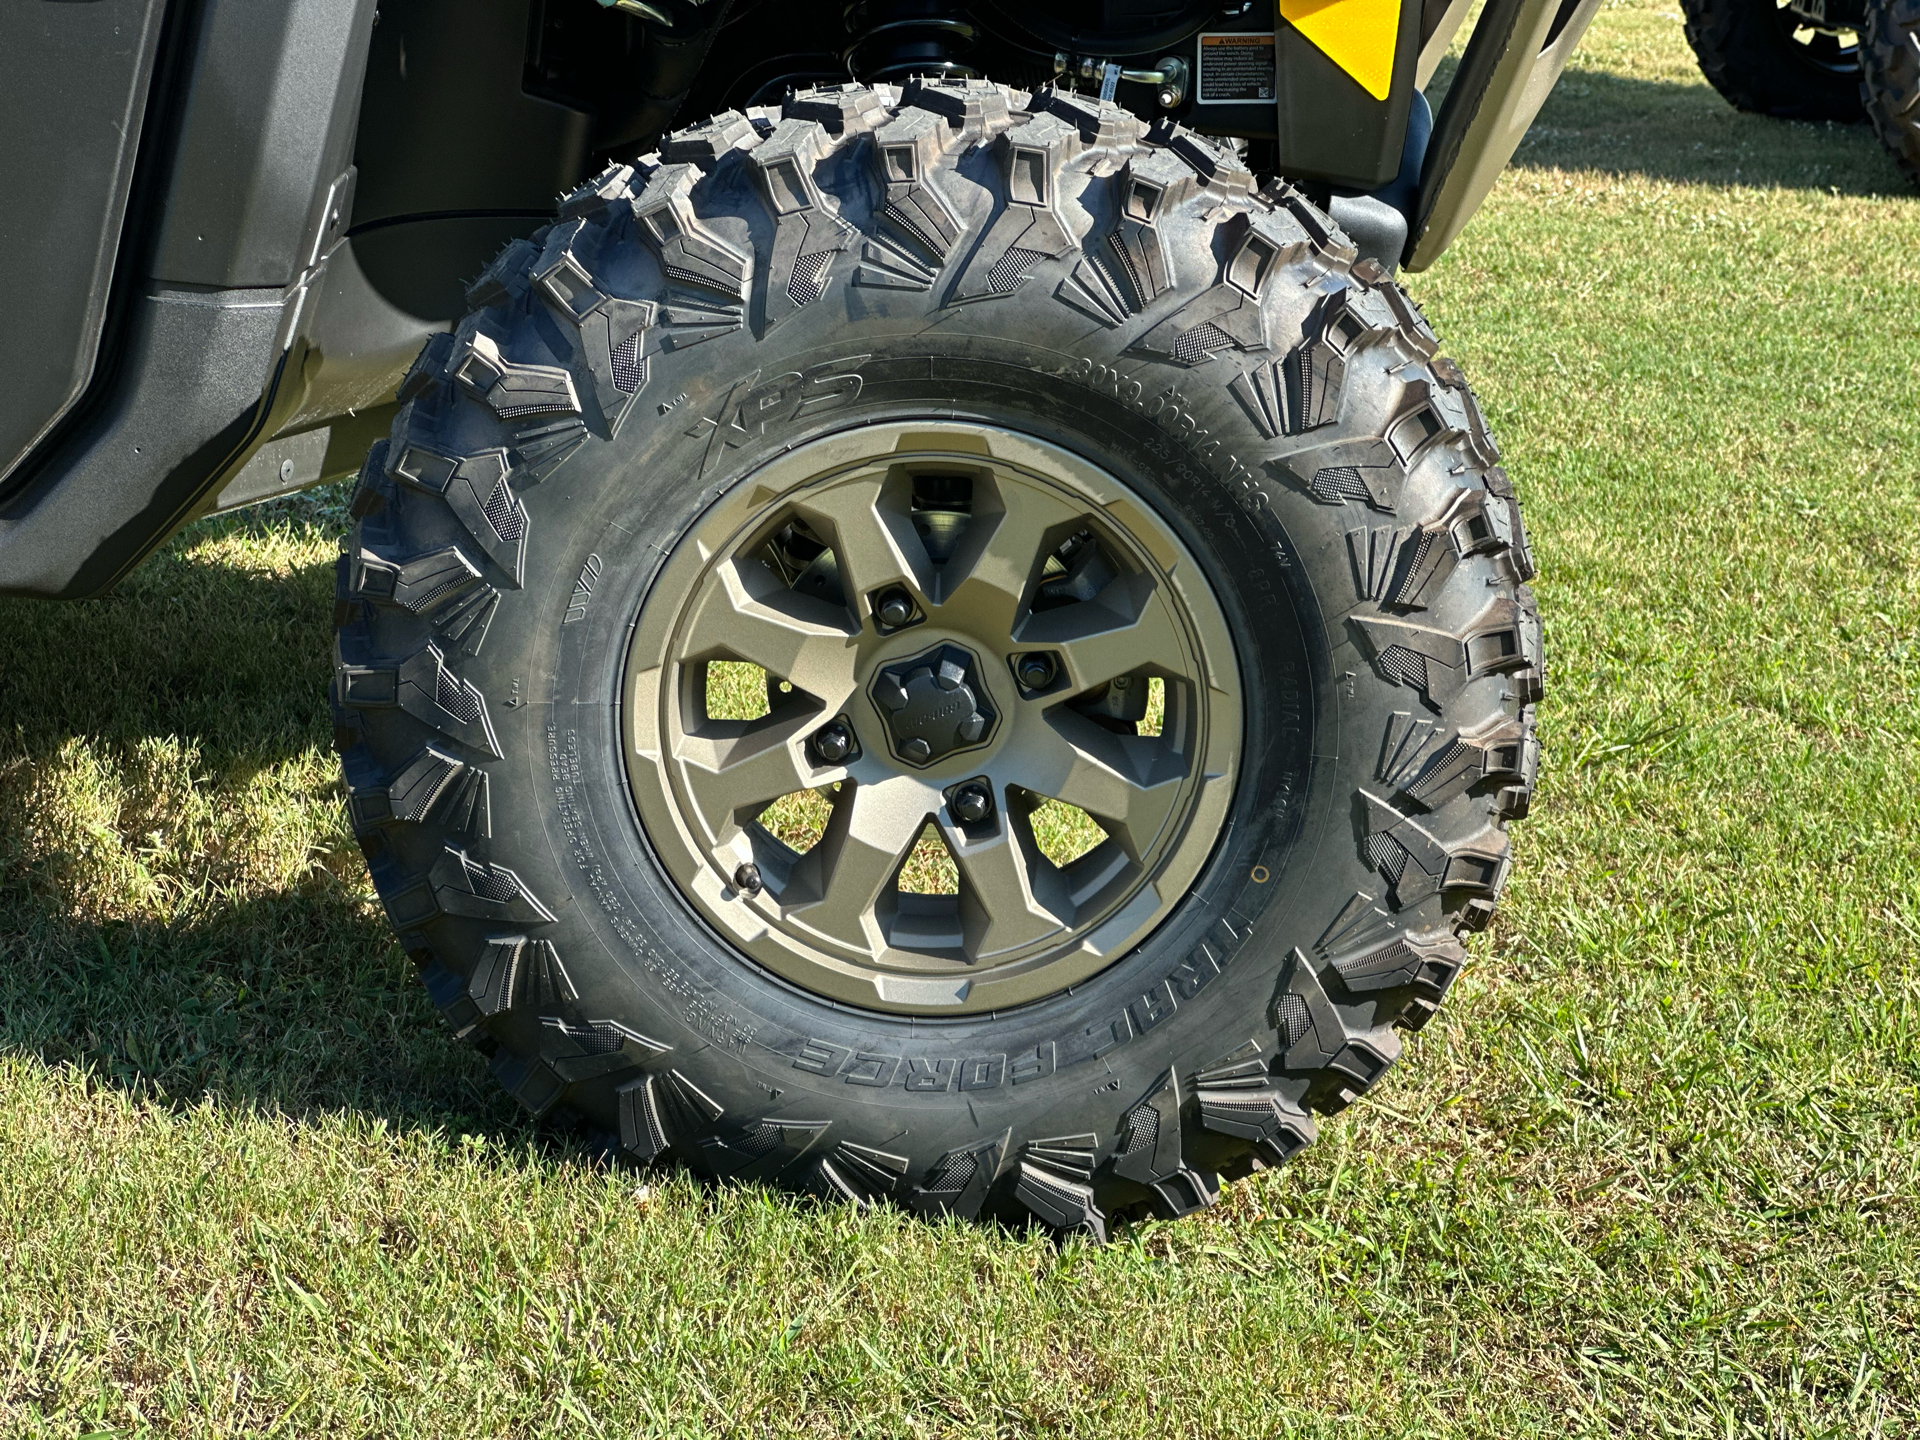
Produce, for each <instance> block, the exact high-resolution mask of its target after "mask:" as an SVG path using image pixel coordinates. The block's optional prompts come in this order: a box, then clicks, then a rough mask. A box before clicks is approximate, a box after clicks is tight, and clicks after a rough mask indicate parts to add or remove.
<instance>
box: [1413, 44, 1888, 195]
mask: <svg viewBox="0 0 1920 1440" xmlns="http://www.w3.org/2000/svg"><path fill="white" fill-rule="evenodd" d="M1576 60H1577V57H1576ZM1448 79H1449V73H1448V72H1447V71H1445V70H1444V69H1443V71H1442V72H1440V73H1437V74H1436V75H1435V77H1434V83H1433V85H1432V86H1431V87H1430V90H1431V93H1432V94H1434V95H1436V96H1437V95H1439V94H1440V93H1441V91H1442V88H1443V87H1444V85H1445V84H1446V83H1447V82H1448ZM1514 164H1515V165H1517V166H1521V167H1524V168H1529V169H1549V168H1558V169H1565V170H1597V171H1601V172H1603V173H1611V174H1616V175H1622V176H1641V177H1645V178H1647V179H1651V180H1665V181H1671V182H1673V183H1675V184H1682V185H1722V186H1734V185H1739V186H1747V187H1751V188H1755V189H1763V190H1764V189H1788V190H1817V191H1822V192H1831V193H1838V194H1841V195H1910V194H1912V193H1913V192H1912V187H1910V186H1908V185H1907V184H1906V183H1905V181H1904V180H1903V179H1902V178H1901V176H1900V174H1899V172H1898V171H1897V170H1895V169H1894V167H1893V162H1892V161H1891V160H1889V159H1888V158H1887V157H1886V155H1885V153H1884V152H1883V151H1882V150H1881V148H1880V146H1879V144H1878V143H1877V142H1876V141H1875V140H1874V137H1873V133H1872V131H1870V130H1869V129H1868V128H1867V127H1866V126H1865V125H1864V124H1862V125H1838V124H1831V123H1810V122H1807V121H1797V120H1774V119H1769V118H1768V117H1766V116H1761V115H1747V114H1743V113H1742V112H1740V111H1738V110H1735V109H1734V108H1733V107H1732V106H1730V105H1728V104H1727V102H1726V101H1725V100H1723V99H1721V98H1720V96H1719V95H1718V94H1716V93H1715V92H1714V91H1713V90H1712V89H1711V88H1710V87H1709V86H1708V85H1707V83H1706V82H1705V81H1704V80H1701V81H1698V82H1695V83H1690V84H1689V83H1679V82H1673V81H1663V80H1637V79H1631V78H1629V77H1626V76H1621V75H1614V74H1610V73H1608V72H1606V71H1603V70H1588V69H1579V68H1573V69H1569V70H1568V71H1567V72H1566V73H1565V74H1564V75H1563V76H1562V77H1561V80H1560V83H1559V85H1557V86H1556V87H1555V88H1554V91H1553V94H1552V95H1551V96H1550V97H1549V98H1548V100H1547V103H1546V105H1545V106H1544V107H1543V108H1542V109H1541V112H1540V116H1539V118H1538V119H1537V120H1536V121H1535V122H1534V125H1533V128H1532V129H1531V130H1530V131H1528V133H1527V137H1526V139H1525V140H1523V141H1522V142H1521V145H1520V148H1519V150H1518V152H1516V154H1515V156H1514Z"/></svg>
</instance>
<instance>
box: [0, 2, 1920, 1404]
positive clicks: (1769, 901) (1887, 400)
mask: <svg viewBox="0 0 1920 1440" xmlns="http://www.w3.org/2000/svg"><path fill="white" fill-rule="evenodd" d="M1412 288H1413V290H1414V293H1415V294H1416V296H1417V298H1419V299H1420V301H1421V302H1422V303H1423V304H1424V305H1425V306H1426V308H1427V310H1428V313H1429V315H1430V316H1431V317H1432V319H1433V320H1434V323H1435V325H1436V327H1437V328H1438V329H1439V331H1440V333H1441V334H1442V335H1443V336H1445V337H1446V338H1447V346H1448V349H1449V350H1450V352H1451V353H1453V354H1454V355H1456V356H1457V357H1458V358H1459V359H1460V360H1461V361H1462V362H1463V364H1464V365H1465V366H1466V368H1467V370H1468V373H1469V374H1470V375H1472V376H1473V377H1474V378H1475V379H1476V380H1477V381H1478V384H1479V387H1480V391H1481V394H1482V397H1483V399H1484V401H1485V404H1486V408H1487V410H1488V411H1489V413H1490V415H1491V416H1492V418H1493V421H1494V423H1495V425H1496V426H1497V427H1498V429H1499V431H1500V433H1501V435H1502V437H1503V439H1504V441H1505V446H1506V458H1507V462H1508V464H1509V466H1510V468H1511V469H1512V470H1513V472H1514V473H1515V475H1516V477H1517V479H1518V480H1519V481H1520V483H1521V484H1522V486H1523V487H1524V488H1523V491H1522V493H1523V495H1524V497H1525V499H1526V501H1527V504H1528V518H1529V521H1530V524H1531V528H1532V532H1533V536H1534V540H1535V548H1536V551H1537V553H1538V556H1539V560H1540V565H1541V572H1542V573H1541V578H1540V581H1539V582H1538V589H1539V594H1540V604H1541V611H1542V614H1543V616H1544V617H1545V619H1546V624H1547V635H1548V644H1549V647H1550V650H1551V658H1552V663H1553V670H1552V675H1551V684H1550V689H1549V695H1548V701H1547V704H1546V706H1545V707H1544V709H1543V710H1542V712H1541V725H1542V731H1543V735H1544V738H1545V741H1546V745H1547V758H1546V762H1545V764H1544V767H1543V772H1542V779H1541V786H1540V793H1539V796H1538V799H1537V801H1536V805H1535V814H1534V818H1533V819H1532V820H1531V821H1529V822H1528V823H1527V824H1526V825H1525V826H1523V827H1521V829H1520V830H1519V831H1517V832H1516V837H1515V852H1516V865H1515V872H1514V880H1513V883H1512V886H1511V888H1510V889H1509V890H1508V892H1507V899H1506V902H1505V904H1504V906H1503V908H1502V910H1501V914H1500V918H1499V920H1498V921H1497V922H1496V924H1495V925H1494V926H1493V928H1492V929H1491V931H1490V932H1489V933H1488V934H1486V935H1485V936H1483V937H1482V938H1481V939H1480V940H1479V941H1478V942H1476V947H1475V948H1476V959H1475V963H1474V964H1473V965H1472V966H1471V967H1470V969H1469V970H1468V971H1467V973H1466V974H1465V975H1464V976H1463V977H1462V979H1461V981H1460V983H1459V985H1458V986H1456V988H1455V990H1454V995H1453V999H1452V1000H1451V1002H1450V1003H1449V1005H1448V1007H1447V1009H1446V1010H1445V1011H1444V1012H1443V1014H1442V1015H1441V1017H1440V1018H1439V1019H1437V1020H1436V1021H1435V1022H1434V1023H1433V1024H1432V1025H1430V1026H1429V1027H1428V1028H1427V1029H1426V1030H1425V1031H1424V1032H1423V1033H1422V1034H1421V1035H1420V1036H1419V1037H1418V1038H1417V1039H1415V1040H1413V1041H1412V1042H1411V1043H1410V1044H1409V1046H1408V1053H1407V1057H1406V1059H1405V1061H1404V1062H1403V1063H1402V1064H1401V1065H1400V1066H1399V1067H1398V1069H1397V1070H1396V1072H1395V1073H1394V1074H1393V1075H1392V1076H1391V1077H1390V1078H1389V1081H1388V1082H1387V1083H1386V1084H1385V1085H1384V1086H1383V1087H1382V1088H1381V1089H1380V1090H1379V1091H1378V1092H1376V1095H1375V1097H1373V1098H1369V1099H1368V1100H1367V1101H1365V1102H1364V1103H1362V1104H1360V1105H1358V1106H1356V1107H1355V1108H1354V1109H1353V1110H1352V1111H1350V1112H1348V1113H1347V1114H1346V1115H1344V1116H1341V1117H1339V1118H1337V1119H1335V1120H1332V1121H1330V1122H1328V1123H1326V1124H1325V1125H1323V1127H1322V1136H1323V1138H1322V1140H1321V1142H1320V1143H1319V1145H1317V1146H1316V1147H1315V1148H1314V1149H1313V1150H1312V1151H1310V1152H1309V1154H1308V1155H1307V1156H1306V1157H1304V1158H1303V1159H1302V1160H1300V1161H1299V1162H1297V1163H1295V1164H1294V1165H1293V1166H1291V1167H1290V1168H1288V1169H1286V1170H1284V1171H1281V1172H1278V1173H1269V1174H1265V1175H1261V1176H1259V1177H1256V1178H1255V1179H1253V1180H1251V1181H1248V1182H1246V1183H1243V1184H1240V1185H1237V1186H1234V1187H1232V1188H1231V1189H1230V1191H1229V1192H1228V1194H1227V1196H1226V1197H1225V1198H1224V1199H1223V1201H1222V1203H1221V1204H1219V1205H1218V1206H1216V1207H1214V1209H1213V1210H1211V1211H1210V1212H1208V1213H1206V1214H1205V1215H1203V1216H1201V1217H1199V1218H1198V1219H1195V1220H1192V1221H1189V1222H1185V1223H1182V1224H1175V1225H1158V1224H1153V1225H1147V1226H1144V1227H1141V1228H1138V1229H1134V1230H1132V1231H1130V1232H1127V1233H1124V1234H1122V1235H1121V1236H1120V1237H1119V1238H1118V1239H1117V1240H1116V1242H1115V1243H1113V1244H1111V1245H1109V1246H1107V1247H1105V1248H1103V1249H1096V1248H1091V1247H1088V1246H1085V1245H1082V1244H1080V1243H1078V1242H1075V1243H1070V1244H1068V1245H1067V1246H1065V1247H1064V1248H1059V1247H1056V1246H1055V1245H1054V1244H1053V1243H1051V1242H1050V1241H1048V1240H1046V1239H1044V1238H1039V1237H1026V1236H1016V1235H1009V1234H1004V1233H994V1232H986V1231H975V1230H969V1229H964V1228H959V1227H944V1228H935V1227H929V1226H926V1225H923V1224H920V1223H917V1222H914V1221H910V1220H908V1219H906V1218H904V1217H903V1216H901V1215H897V1214H893V1213H889V1212H880V1213H859V1212H856V1211H853V1210H850V1209H844V1208H824V1207H819V1206H815V1205H812V1204H807V1203H802V1202H796V1201H790V1200H787V1199H784V1198H781V1197H779V1196H777V1195H774V1194H771V1193H768V1192H766V1191H763V1190H759V1189H735V1190H728V1191H721V1192H709V1191H705V1190H702V1189H701V1188H700V1187H698V1186H696V1185H695V1184H693V1183H691V1182H690V1181H688V1180H687V1179H685V1178H683V1177H679V1176H676V1175H672V1174H654V1175H647V1176H640V1175H637V1174H634V1173H623V1172H617V1171H616V1172H609V1171H607V1170H605V1169H601V1168H597V1167H596V1166H595V1165H594V1164H592V1163H590V1162H589V1160H588V1158H587V1157H586V1155H585V1154H584V1153H582V1152H581V1151H580V1150H579V1149H577V1148H576V1147H575V1146H574V1144H573V1143H572V1142H571V1141H569V1140H568V1139H567V1138H566V1137H565V1136H554V1135H550V1134H546V1133H543V1132H541V1131H538V1130H537V1129H535V1128H534V1127H532V1126H531V1125H529V1124H528V1123H527V1122H526V1121H525V1120H524V1119H523V1118H522V1116H521V1114H520V1113H519V1112H518V1110H517V1108H516V1107H515V1106H514V1105H513V1103H512V1102H511V1101H509V1100H507V1099H506V1098H504V1097H503V1096H502V1095H500V1094H498V1093H496V1090H495V1086H494V1083H493V1081H492V1078H491V1076H490V1075H489V1074H488V1072H487V1069H486V1066H485V1064H484V1062H483V1061H482V1060H481V1059H480V1057H479V1056H478V1055H476V1054H474V1053H473V1052H471V1051H468V1050H465V1049H463V1048H461V1047H459V1046H457V1045H456V1044H454V1043H453V1041H452V1040H450V1039H449V1038H448V1037H447V1035H446V1034H445V1032H444V1030H443V1028H442V1027H441V1025H440V1023H439V1021H438V1020H437V1018H436V1017H435V1015H434V1013H433V1011H432V1009H431V1007H430V1006H429V1005H428V1003H427V1001H426V999H425V996H424V995H423V993H422V992H421V990H420V988H419V987H418V985H417V984H416V983H415V981H414V979H413V976H412V967H411V966H410V965H409V963H408V962H407V961H406V960H405V959H404V958H403V957H402V956H401V955H400V954H399V952H398V951H397V950H396V949H395V948H394V947H393V946H392V945H391V943H390V942H389V940H388V938H387V934H386V930H385V925H384V922H383V920H382V918H381V916H380V915H379V913H378V911H377V909H376V907H375V906H374V904H373V903H372V900H371V892H370V890H369V888H368V885H367V881H366V877H365V874H364V871H363V869H362V867H361V862H360V859H359V855H358V852H357V850H356V849H355V848H354V846H353V844H352V841H351V838H350V836H349V834H348V832H347V829H346V826H345V823H344V819H343V816H342V813H341V806H340V787H339V778H338V769H337V766H336V763H335V761H334V758H333V756H332V754H331V753H330V751H329V749H328V733H327V721H326V716H325V712H324V705H323V692H324V690H325V686H326V681H327V674H328V645H329V624H330V620H329V613H328V612H329V601H330V596H331V590H332V579H331V570H332V560H331V556H332V550H333V546H334V542H335V538H336V536H337V535H338V533H339V532H340V530H341V529H342V527H343V514H342V510H341V504H342V500H343V498H344V497H343V495H342V494H341V493H340V492H338V491H334V492H326V493H321V494H318V495H311V496H307V497H302V498H299V499H296V500H293V501H289V502H283V503H280V504H277V505H273V506H269V507H265V508H263V509H260V510H257V511H254V512H251V513H248V514H244V515H242V516H239V517H235V518H230V519H226V520H221V521H214V522H208V523H205V524H202V525H199V526H196V527H195V528H193V529H192V530H190V531H188V532H187V533H185V534H183V535H182V536H180V537H179V538H178V539H177V540H176V541H175V542H174V543H172V544H171V545H170V546H168V547H167V549H166V550H165V551H164V552H163V553H161V554H160V555H157V556H156V557H155V558H153V559H152V560H150V561H148V562H147V563H146V564H145V565H144V566H143V567H141V569H140V570H139V571H138V572H137V573H135V574H134V575H133V576H132V577H131V578H130V579H129V580H128V581H127V582H126V583H125V584H123V585H122V586H121V587H120V589H119V590H118V591H117V592H116V593H115V594H114V595H113V596H112V597H110V598H109V599H107V600H104V601H102V602H99V603H95V604H88V605H83V606H73V607H65V608H47V607H41V606H35V605H29V604H22V603H7V604H0V957H3V963H0V1433H4V1434H5V1435H8V1436H12V1435H23V1436H24V1435H43V1434H44V1435H50V1436H51V1435H59V1436H74V1435H79V1434H87V1433H94V1432H108V1433H115V1434H146V1433H159V1434H243V1433H245V1434H252V1433H257V1432H260V1431H264V1430H266V1429H268V1428H270V1427H274V1428H276V1430H277V1433H281V1434H313V1435H329V1436H332V1435H341V1436H359V1435H389V1434H406V1435H420V1436H431V1437H439V1436H453V1435H469V1434H471V1435H483V1434H484V1435H508V1434H511V1435H522V1434H527V1435H531V1434H553V1435H564V1436H570V1437H571V1436H590V1435H606V1436H621V1437H624V1436H632V1435H641V1434H659V1435H689V1436H695V1435H725V1434H742V1433H746V1434H805V1435H817V1436H822V1437H842V1436H883V1437H895V1436H909V1435H969V1436H971V1435H981V1436H989V1435H1010V1436H1023V1435H1028V1434H1045V1435H1072V1436H1085V1437H1099V1440H1107V1437H1122V1436H1152V1437H1160V1436H1189V1435H1191V1436H1221V1437H1242V1436H1268V1435H1288V1436H1292V1435H1299V1436H1322V1435H1324V1436H1328V1437H1341V1440H1346V1437H1352V1436H1365V1435H1383V1434H1396V1435H1398V1434H1408V1435H1423V1436H1460V1437H1470V1436H1472V1437H1477V1436H1489V1437H1508V1436H1523V1435H1536V1434H1545V1435H1551V1436H1555V1437H1560V1436H1565V1435H1628V1436H1670V1435H1671V1436H1699V1437H1702V1440H1706V1437H1727V1436H1756V1437H1759V1436H1765V1437H1775V1436H1781V1437H1784V1436H1800V1435H1832V1436H1845V1437H1853V1436H1873V1435H1879V1436H1896V1435H1903V1434H1914V1433H1916V1431H1917V1430H1920V1422H1917V1417H1920V1380H1916V1374H1915V1372H1916V1366H1920V1334H1916V1326H1917V1325H1920V1216H1916V1213H1915V1197H1916V1193H1917V1192H1920V1184H1917V1183H1916V1182H1917V1181H1920V1174H1917V1173H1916V1172H1920V1158H1917V1157H1920V1107H1917V1106H1916V1086H1917V1084H1920V965H1917V964H1916V958H1915V957H1916V950H1917V949H1920V904H1916V891H1917V889H1920V885H1917V882H1920V863H1917V862H1916V853H1917V852H1920V435H1917V434H1916V429H1917V428H1920V199H1917V198H1916V197H1914V196H1913V195H1911V194H1910V193H1906V192H1904V191H1903V190H1902V189H1901V188H1900V185H1899V182H1898V179H1897V177H1896V174H1895V172H1894V169H1893V167H1892V165H1891V164H1890V163H1888V162H1887V161H1886V160H1885V159H1884V158H1883V157H1882V156H1881V154H1880V153H1879V151H1878V150H1877V149H1876V147H1875V145H1874V142H1873V141H1872V139H1871V137H1870V136H1869V135H1868V133H1867V132H1866V131H1865V130H1864V129H1859V128H1853V129H1849V128H1843V127H1819V126H1809V125H1789V124H1784V123H1780V122H1772V121H1766V120H1760V119H1755V118H1751V117H1746V116H1740V115H1736V114H1734V113H1733V112H1732V111H1730V110H1729V109H1727V108H1726V106H1725V105H1724V104H1723V103H1722V102H1721V101H1720V100H1719V99H1718V98H1717V97H1716V96H1715V95H1714V94H1713V93H1712V92H1711V91H1710V90H1708V89H1707V88H1706V87H1705V85H1704V84H1703V83H1702V82H1701V80H1700V79H1699V77H1698V74H1697V72H1696V71H1695V70H1694V68H1693V65H1692V61H1691V57H1690V55H1689V54H1688V52H1687V49H1686V47H1685V43H1684V41H1683V39H1682V37H1681V33H1680V24H1679V16H1678V14H1677V13H1676V12H1674V11H1672V10H1658V9H1653V8H1649V7H1648V6H1646V5H1642V4H1619V3H1616V4H1612V5H1610V6H1609V8H1607V9H1606V10H1604V11H1603V12H1602V14H1601V15H1600V18H1599V20H1598V21H1597V22H1596V23H1595V25H1594V28H1593V31H1592V33H1591V35H1590V36H1589V38H1588V39H1587V41H1586V43H1585V46H1584V47H1583V49H1582V51H1581V52H1580V54H1579V55H1578V56H1577V57H1576V61H1575V65H1574V67H1573V69H1572V70H1571V71H1570V73H1569V75H1568V77H1567V79H1566V81H1565V82H1564V84H1563V86H1562V89H1561V91H1560V93H1559V94H1558V95H1557V96H1556V98H1555V99H1554V100H1553V101H1552V102H1551V104H1550V105H1549V107H1548V109H1547V111H1546V113H1545V114H1544V115H1543V117H1542V120H1541V122H1540V125H1539V127H1538V128H1537V129H1536V131H1535V132H1534V135H1533V136H1532V137H1531V138H1530V140H1529V142H1528V144H1527V145H1526V147H1525V148H1524V149H1523V150H1522V152H1521V155H1520V157H1519V163H1518V164H1517V166H1516V168H1515V169H1514V170H1513V171H1512V172H1511V173H1510V174H1509V175H1508V177H1507V178H1506V179H1505V180H1504V181H1503V182H1502V184H1501V186H1500V188H1499V189H1498V191H1497V192H1496V193H1495V195H1494V197H1493V199H1492V201H1491V202H1490V203H1489V205H1488V207H1487V209H1486V211H1485V213H1483V214H1482V216H1481V217H1480V218H1479V219H1478V220H1477V221H1476V222H1475V224H1474V225H1473V227H1472V228H1471V229H1470V230H1469V231H1468V232H1467V234H1466V236H1465V237H1464V239H1463V240H1462V241H1461V242H1460V243H1459V245H1458V246H1457V247H1456V248H1455V250H1454V251H1453V252H1452V253H1451V254H1450V255H1448V257H1447V258H1446V259H1445V260H1444V261H1443V262H1442V263H1441V264H1440V265H1439V266H1438V267H1436V269H1435V270H1434V271H1432V272H1431V273H1429V274H1427V275H1423V276H1419V277H1415V278H1414V279H1413V281H1412Z"/></svg>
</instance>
